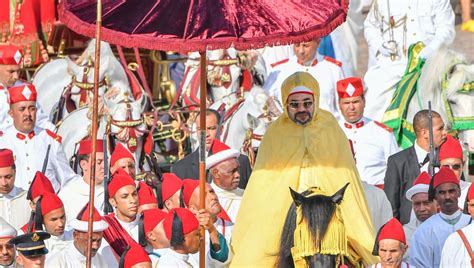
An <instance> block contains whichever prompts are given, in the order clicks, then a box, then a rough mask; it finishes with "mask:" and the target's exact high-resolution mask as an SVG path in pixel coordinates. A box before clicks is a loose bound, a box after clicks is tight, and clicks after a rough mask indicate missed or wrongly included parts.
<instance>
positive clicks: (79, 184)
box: [59, 140, 104, 230]
mask: <svg viewBox="0 0 474 268" xmlns="http://www.w3.org/2000/svg"><path fill="white" fill-rule="evenodd" d="M96 148H97V153H96V162H95V163H96V166H95V190H94V204H95V207H96V208H98V209H99V210H100V211H101V212H102V211H103V209H104V186H103V184H102V182H103V180H104V163H103V161H104V149H103V148H104V147H103V141H102V140H97V143H96ZM91 153H92V140H82V141H81V142H80V143H79V150H78V152H77V161H79V166H80V167H81V169H82V177H81V176H79V175H76V176H75V178H74V179H73V180H72V181H70V182H69V183H68V184H66V186H64V188H63V189H61V191H60V192H59V197H60V198H61V200H62V201H63V202H64V208H65V209H66V219H67V223H66V229H67V230H70V229H71V228H70V227H69V226H70V222H71V221H72V220H73V219H75V218H76V216H77V214H78V213H79V211H81V209H82V208H83V207H84V206H85V204H87V203H88V202H89V187H90V186H89V185H90V184H89V183H90V181H91V176H92V174H91V164H90V159H91Z"/></svg>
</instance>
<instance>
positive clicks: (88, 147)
mask: <svg viewBox="0 0 474 268" xmlns="http://www.w3.org/2000/svg"><path fill="white" fill-rule="evenodd" d="M95 147H96V151H97V152H98V153H103V152H104V140H97V141H96V144H95ZM90 153H92V139H87V140H82V141H81V142H80V143H79V150H78V152H77V154H79V155H84V154H90Z"/></svg>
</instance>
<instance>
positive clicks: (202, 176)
mask: <svg viewBox="0 0 474 268" xmlns="http://www.w3.org/2000/svg"><path fill="white" fill-rule="evenodd" d="M199 54H200V64H199V67H200V68H201V70H200V72H201V77H200V79H201V90H200V92H201V94H200V101H199V123H200V124H199V125H200V126H201V129H200V130H199V131H200V132H201V135H200V139H199V140H200V141H199V207H200V208H201V209H205V208H206V203H205V200H206V190H205V189H206V108H207V107H206V98H207V97H206V92H207V66H206V65H207V58H206V51H205V50H204V51H200V52H199ZM205 235H206V230H205V229H204V228H201V239H202V240H201V245H200V248H199V267H205V262H206V261H205V256H206V247H205V244H206V243H205V241H206V239H205Z"/></svg>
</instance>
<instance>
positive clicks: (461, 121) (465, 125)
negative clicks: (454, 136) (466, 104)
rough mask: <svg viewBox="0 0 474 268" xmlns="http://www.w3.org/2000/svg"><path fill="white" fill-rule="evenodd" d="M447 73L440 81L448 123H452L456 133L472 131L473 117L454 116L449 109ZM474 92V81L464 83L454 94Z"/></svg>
mask: <svg viewBox="0 0 474 268" xmlns="http://www.w3.org/2000/svg"><path fill="white" fill-rule="evenodd" d="M447 88H448V72H446V73H445V74H444V76H443V80H442V81H441V96H442V100H443V105H444V107H445V109H446V114H447V116H448V119H449V121H450V122H452V129H453V130H456V131H463V130H470V129H474V116H464V117H459V116H454V114H453V111H452V109H451V105H450V104H449V100H448V94H447ZM473 91H474V81H470V82H466V83H464V84H463V85H462V87H461V88H460V89H458V90H457V91H456V92H458V93H461V94H469V93H471V92H473Z"/></svg>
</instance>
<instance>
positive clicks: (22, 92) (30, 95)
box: [8, 84, 37, 104]
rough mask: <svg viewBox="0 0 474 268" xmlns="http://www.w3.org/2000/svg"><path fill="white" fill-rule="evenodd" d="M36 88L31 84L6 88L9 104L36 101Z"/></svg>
mask: <svg viewBox="0 0 474 268" xmlns="http://www.w3.org/2000/svg"><path fill="white" fill-rule="evenodd" d="M36 95H37V93H36V88H35V86H34V85H33V84H22V85H18V86H12V87H9V88H8V96H9V103H10V104H14V103H17V102H21V101H36Z"/></svg>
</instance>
